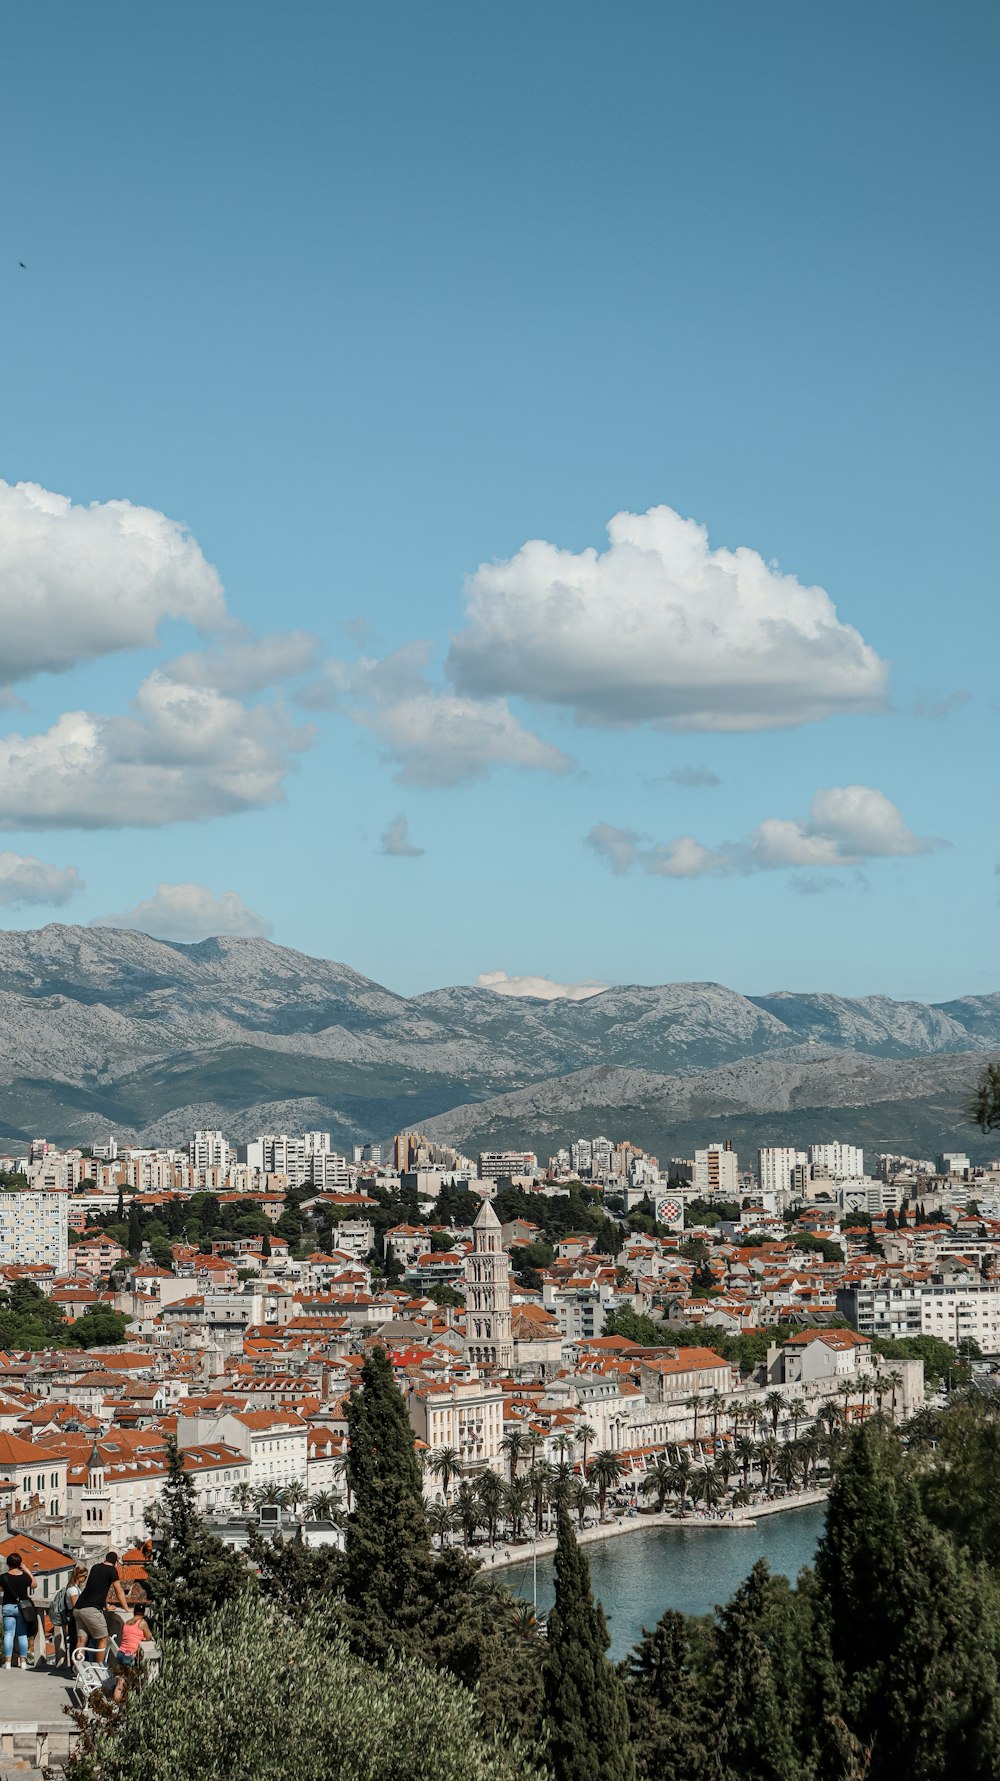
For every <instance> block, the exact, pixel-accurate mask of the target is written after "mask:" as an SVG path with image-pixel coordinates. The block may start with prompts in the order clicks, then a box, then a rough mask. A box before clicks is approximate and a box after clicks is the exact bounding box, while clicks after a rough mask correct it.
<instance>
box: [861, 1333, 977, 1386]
mask: <svg viewBox="0 0 1000 1781" xmlns="http://www.w3.org/2000/svg"><path fill="white" fill-rule="evenodd" d="M962 1346H963V1348H968V1347H969V1344H968V1343H966V1342H963V1344H962ZM972 1346H973V1348H974V1349H975V1353H976V1354H977V1355H978V1353H979V1350H978V1348H975V1344H973V1345H972ZM872 1351H873V1352H874V1353H875V1354H878V1355H881V1356H882V1358H883V1360H922V1361H923V1363H924V1378H925V1379H926V1381H927V1383H928V1385H937V1384H939V1383H940V1381H941V1380H942V1379H946V1378H947V1376H948V1374H949V1373H950V1374H951V1375H952V1378H953V1382H956V1383H962V1382H964V1381H965V1380H967V1379H968V1377H969V1368H968V1365H967V1364H966V1363H965V1362H963V1361H960V1360H959V1357H958V1355H957V1354H956V1352H955V1350H954V1348H952V1347H950V1346H949V1344H948V1343H947V1342H943V1341H942V1340H941V1337H940V1336H874V1337H873V1338H872Z"/></svg>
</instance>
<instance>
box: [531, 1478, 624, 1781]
mask: <svg viewBox="0 0 1000 1781" xmlns="http://www.w3.org/2000/svg"><path fill="white" fill-rule="evenodd" d="M558 1527H559V1539H558V1545H557V1549H556V1561H555V1570H556V1601H555V1607H554V1608H553V1610H552V1612H551V1614H550V1615H549V1625H548V1642H547V1648H546V1654H545V1674H544V1687H545V1712H546V1720H547V1726H548V1739H549V1746H548V1753H549V1762H550V1764H551V1768H552V1773H553V1776H554V1778H555V1781H634V1777H635V1762H634V1759H633V1755H632V1750H631V1746H630V1743H629V1721H628V1708H627V1706H626V1700H625V1685H624V1683H623V1681H622V1678H621V1676H620V1675H619V1674H618V1672H617V1670H616V1669H615V1668H614V1666H613V1665H612V1664H610V1663H609V1662H608V1659H607V1656H606V1652H607V1648H608V1644H609V1640H608V1629H607V1626H606V1624H605V1620H604V1610H603V1609H602V1608H601V1605H600V1603H596V1604H595V1602H594V1598H593V1596H592V1594H591V1591H590V1567H589V1565H588V1564H587V1560H586V1556H585V1554H584V1553H582V1552H581V1551H580V1548H579V1546H578V1545H577V1541H576V1535H575V1534H574V1532H573V1524H572V1521H571V1520H570V1517H569V1512H568V1510H567V1508H566V1504H565V1502H560V1504H559V1508H558Z"/></svg>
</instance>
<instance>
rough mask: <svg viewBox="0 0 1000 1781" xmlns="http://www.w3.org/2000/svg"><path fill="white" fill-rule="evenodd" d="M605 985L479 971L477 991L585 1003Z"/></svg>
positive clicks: (605, 985)
mask: <svg viewBox="0 0 1000 1781" xmlns="http://www.w3.org/2000/svg"><path fill="white" fill-rule="evenodd" d="M607 987H608V986H607V984H606V983H594V982H587V983H554V982H553V981H552V978H551V977H509V976H508V975H507V972H506V971H481V972H480V973H479V976H478V977H477V978H476V988H477V989H491V990H493V991H494V993H495V994H496V995H498V996H534V997H535V998H536V1000H537V1001H539V1002H585V1001H587V999H588V998H589V997H590V996H599V995H600V993H601V991H602V990H605V989H607Z"/></svg>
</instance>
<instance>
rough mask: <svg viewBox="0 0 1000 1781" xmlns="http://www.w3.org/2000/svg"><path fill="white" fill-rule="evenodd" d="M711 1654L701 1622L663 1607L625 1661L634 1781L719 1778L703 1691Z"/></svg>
mask: <svg viewBox="0 0 1000 1781" xmlns="http://www.w3.org/2000/svg"><path fill="white" fill-rule="evenodd" d="M711 1655H712V1640H711V1633H710V1632H709V1630H708V1628H707V1625H706V1623H705V1622H704V1621H701V1620H693V1619H690V1618H689V1617H688V1616H687V1615H685V1614H678V1613H677V1612H676V1611H675V1610H674V1609H673V1608H668V1609H667V1611H666V1613H664V1614H661V1616H660V1618H659V1620H658V1621H657V1623H656V1626H655V1627H654V1628H653V1631H652V1632H646V1631H644V1632H643V1636H642V1638H641V1639H640V1641H639V1643H638V1645H637V1646H636V1647H635V1649H634V1650H633V1651H632V1653H631V1654H630V1656H629V1657H628V1658H627V1659H626V1662H625V1664H624V1665H623V1670H624V1674H625V1678H626V1683H625V1693H626V1699H627V1702H628V1715H629V1727H630V1736H631V1741H632V1750H633V1754H634V1757H635V1766H636V1775H637V1777H638V1781H709V1778H712V1781H714V1777H716V1776H717V1775H718V1765H717V1759H716V1753H715V1747H714V1739H713V1737H712V1735H711V1731H712V1703H711V1699H710V1697H709V1693H708V1689H707V1686H706V1684H707V1679H708V1676H709V1674H710V1670H711Z"/></svg>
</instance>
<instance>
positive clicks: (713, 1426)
mask: <svg viewBox="0 0 1000 1781" xmlns="http://www.w3.org/2000/svg"><path fill="white" fill-rule="evenodd" d="M902 1385H903V1375H902V1374H901V1373H899V1372H888V1373H873V1372H867V1371H866V1372H861V1373H858V1374H856V1375H855V1376H854V1378H853V1379H843V1380H842V1381H841V1383H840V1385H839V1386H838V1388H837V1395H838V1396H839V1398H840V1399H841V1405H842V1409H843V1412H844V1416H845V1419H846V1417H847V1415H848V1412H849V1411H850V1409H851V1408H852V1407H853V1408H855V1409H857V1410H859V1411H860V1414H861V1417H862V1418H864V1417H866V1416H867V1415H868V1414H869V1406H871V1407H873V1408H875V1409H877V1410H879V1411H881V1410H883V1409H884V1407H885V1405H886V1402H887V1401H891V1405H892V1412H893V1414H894V1415H895V1411H896V1402H897V1396H898V1393H899V1392H900V1390H901V1389H902ZM684 1408H685V1409H686V1410H690V1411H691V1414H692V1419H693V1423H694V1440H695V1442H696V1443H697V1441H698V1439H699V1429H700V1428H701V1427H704V1428H705V1433H706V1436H707V1435H708V1434H709V1433H710V1434H711V1438H712V1440H713V1442H714V1441H717V1440H718V1438H719V1430H720V1426H723V1429H724V1432H725V1433H727V1434H731V1435H733V1436H738V1435H739V1433H740V1430H741V1429H743V1428H746V1429H749V1430H750V1431H751V1432H752V1431H753V1430H757V1431H759V1432H764V1431H765V1430H766V1429H767V1427H768V1425H770V1432H771V1434H772V1435H773V1436H775V1437H776V1436H777V1433H778V1425H779V1423H781V1422H782V1421H783V1422H784V1423H785V1425H786V1428H787V1425H788V1424H789V1423H791V1425H792V1436H791V1438H792V1439H793V1440H797V1438H798V1432H799V1425H800V1423H804V1422H806V1421H807V1420H808V1418H809V1416H810V1410H809V1406H808V1404H807V1402H806V1400H805V1398H803V1397H797V1398H786V1397H785V1394H784V1392H781V1391H769V1392H768V1393H767V1395H766V1397H764V1398H757V1399H750V1398H749V1397H748V1398H730V1397H727V1396H726V1394H725V1392H721V1391H713V1392H709V1393H704V1392H702V1393H698V1394H695V1395H694V1396H692V1397H689V1398H687V1399H686V1400H685V1403H684Z"/></svg>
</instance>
